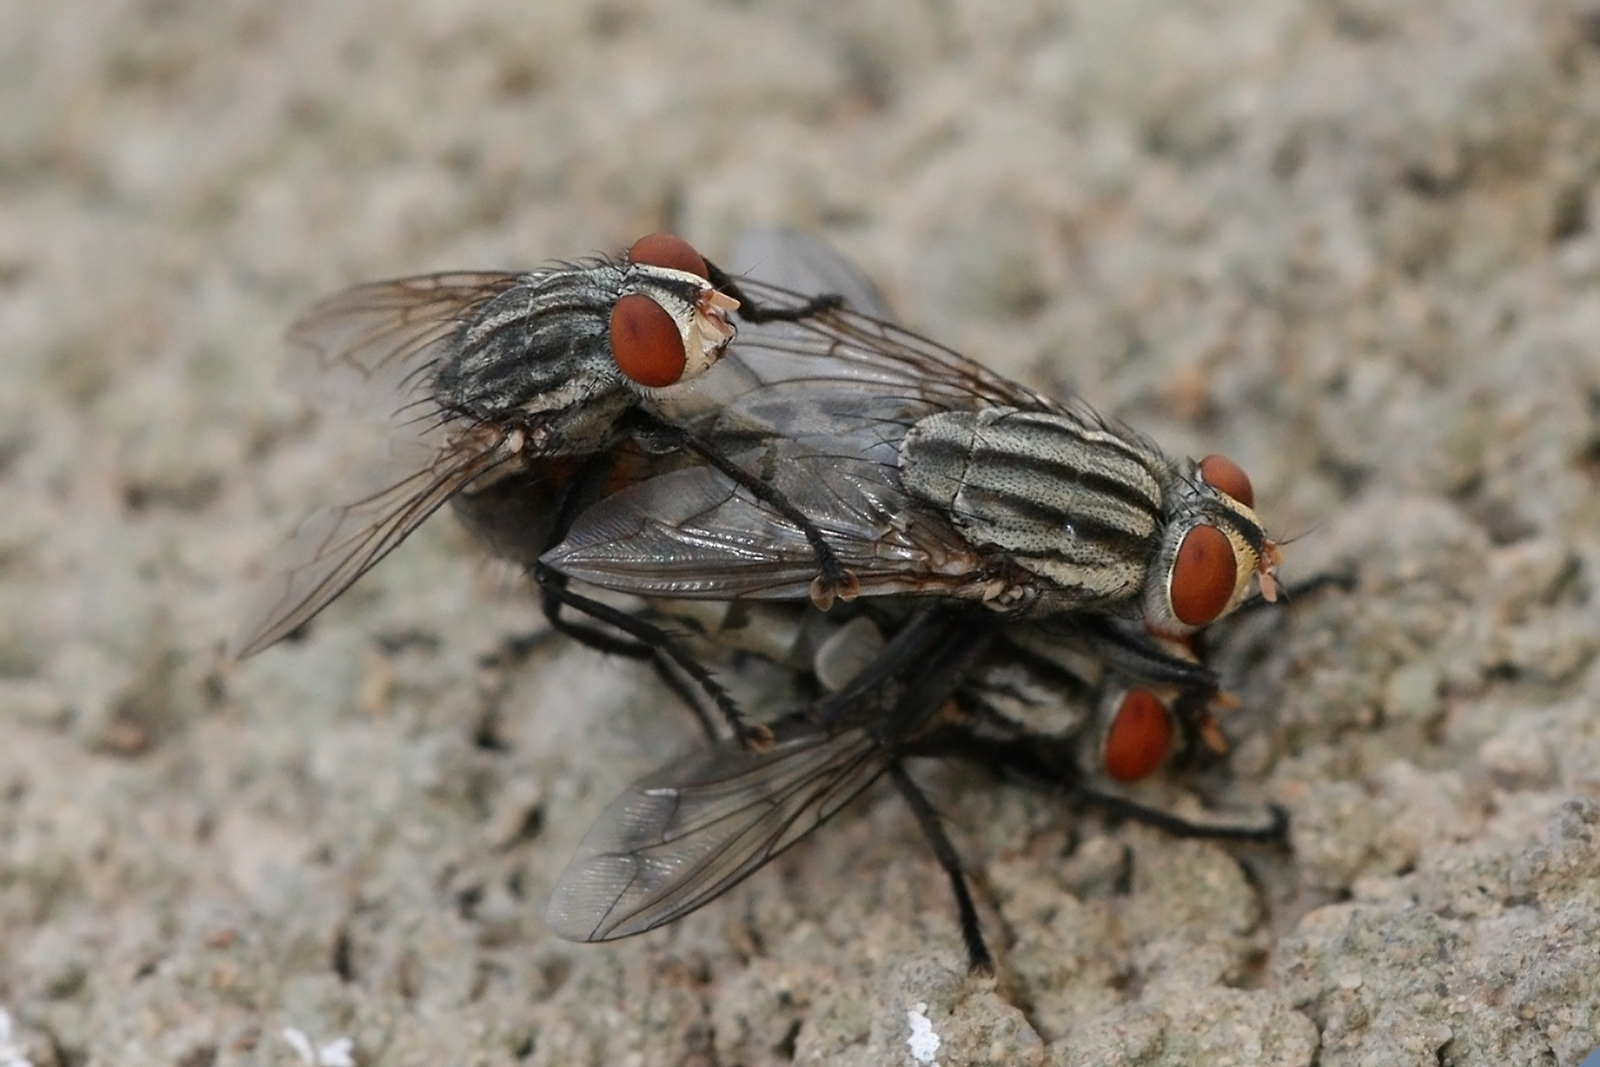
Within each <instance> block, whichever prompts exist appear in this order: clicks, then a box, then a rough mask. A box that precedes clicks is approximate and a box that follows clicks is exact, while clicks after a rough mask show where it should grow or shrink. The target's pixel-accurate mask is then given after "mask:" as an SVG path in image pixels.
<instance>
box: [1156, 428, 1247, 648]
mask: <svg viewBox="0 0 1600 1067" xmlns="http://www.w3.org/2000/svg"><path fill="white" fill-rule="evenodd" d="M1235 494H1237V495H1235ZM1253 502H1254V492H1253V490H1251V488H1250V482H1249V479H1248V478H1246V477H1245V475H1244V472H1243V471H1241V470H1239V468H1238V467H1237V466H1235V465H1234V464H1233V463H1232V462H1231V461H1229V460H1225V459H1223V458H1222V457H1220V456H1208V457H1206V459H1204V460H1202V461H1201V462H1200V463H1198V464H1197V463H1193V462H1190V463H1189V464H1188V465H1187V468H1186V469H1184V470H1181V471H1174V472H1173V484H1172V488H1171V489H1170V491H1169V493H1168V506H1167V514H1166V521H1165V527H1164V531H1163V534H1162V538H1161V545H1160V551H1159V552H1158V553H1157V556H1156V559H1155V562H1154V564H1153V565H1152V566H1151V568H1150V574H1149V580H1148V581H1147V582H1146V584H1145V595H1144V615H1145V626H1146V627H1147V628H1148V629H1149V630H1150V631H1151V632H1152V633H1154V634H1156V635H1157V636H1158V637H1169V638H1171V637H1182V636H1183V635H1186V634H1190V633H1193V632H1194V631H1195V630H1197V629H1199V628H1200V627H1202V626H1204V625H1206V624H1207V623H1210V622H1213V621H1215V620H1216V619H1220V618H1222V617H1223V616H1224V615H1227V614H1228V613H1229V612H1231V611H1233V610H1234V609H1235V608H1237V607H1238V606H1239V604H1240V603H1242V602H1243V601H1244V598H1245V597H1246V596H1248V595H1249V593H1250V590H1251V586H1252V580H1256V579H1259V581H1260V585H1261V591H1262V595H1263V596H1266V597H1267V598H1268V599H1271V598H1272V596H1273V595H1275V592H1276V588H1277V586H1276V582H1275V580H1274V578H1273V571H1274V570H1275V568H1276V566H1277V563H1278V548H1277V546H1276V545H1275V544H1274V543H1273V542H1272V541H1271V540H1269V539H1268V538H1267V535H1266V533H1265V532H1264V531H1263V530H1262V528H1261V521H1260V520H1259V519H1257V518H1256V513H1255V511H1254V510H1253V509H1252V507H1251V504H1252V503H1253Z"/></svg>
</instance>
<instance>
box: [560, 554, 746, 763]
mask: <svg viewBox="0 0 1600 1067" xmlns="http://www.w3.org/2000/svg"><path fill="white" fill-rule="evenodd" d="M533 573H534V580H535V581H537V582H538V583H539V591H540V595H541V597H542V598H543V601H544V613H545V618H547V619H549V620H550V625H551V627H552V628H553V629H555V630H557V631H559V632H561V633H563V634H565V635H566V636H568V637H571V638H572V639H573V640H575V641H577V642H579V643H580V644H584V645H587V646H589V647H590V648H593V649H596V650H598V651H601V652H607V653H611V654H613V655H618V656H624V657H627V658H629V659H638V660H644V659H648V660H651V661H652V662H654V663H655V664H656V673H657V674H659V675H661V677H662V680H663V681H665V682H666V683H667V684H668V685H669V686H670V687H671V688H672V689H673V691H674V692H676V693H677V694H678V695H679V696H681V697H683V698H684V700H685V702H686V703H688V705H689V707H690V708H691V709H693V710H694V712H695V716H696V718H699V719H700V722H701V725H702V726H703V727H705V729H706V733H707V735H708V736H709V737H710V738H711V739H712V740H713V741H714V740H716V739H717V737H716V730H715V729H714V728H713V726H712V723H711V722H710V719H709V717H708V716H706V715H705V711H704V709H703V708H701V707H700V705H699V702H698V700H695V699H692V698H691V692H692V690H691V688H690V687H689V686H688V685H686V684H684V682H683V680H682V679H681V678H679V677H678V676H677V675H675V674H673V673H672V670H670V669H668V665H669V664H670V666H671V668H673V669H676V670H677V671H681V672H682V673H683V675H685V676H687V678H688V679H689V681H691V682H693V683H694V686H695V687H697V688H698V689H699V691H700V692H702V693H704V694H705V695H706V696H707V697H709V698H710V700H711V701H712V703H714V704H715V705H716V706H717V710H718V712H719V713H720V714H721V716H722V719H723V721H724V722H726V723H727V724H728V728H729V729H730V730H732V731H733V736H734V738H735V739H736V740H737V741H738V742H739V744H740V745H741V746H743V747H744V748H745V749H747V750H749V751H752V752H761V751H764V750H766V749H768V748H771V747H772V731H771V730H770V729H768V728H767V727H765V726H762V725H760V724H759V723H757V724H753V725H752V724H751V723H749V722H748V721H746V719H745V716H744V712H743V711H741V710H740V709H739V705H738V704H737V703H736V702H735V701H734V699H733V697H732V696H731V695H729V693H728V691H727V690H726V689H724V688H723V687H722V685H721V684H720V683H719V682H718V681H717V680H716V679H715V678H714V677H712V675H711V672H710V671H709V670H707V669H706V667H705V666H704V665H703V664H701V663H700V662H699V661H698V660H696V659H695V658H694V657H693V656H691V655H690V654H689V653H688V652H686V651H685V650H684V649H683V647H682V646H680V645H679V644H678V643H677V642H676V641H674V640H673V639H672V635H671V634H669V633H667V632H666V631H665V630H662V629H661V628H660V627H659V626H655V625H653V624H652V623H649V622H646V621H645V620H643V619H639V618H636V617H634V616H633V615H630V614H629V613H628V612H626V611H622V610H620V609H618V608H614V607H612V606H611V605H609V604H604V603H601V602H600V601H598V600H595V599H593V598H591V597H586V596H584V595H583V594H581V593H575V592H573V591H572V590H571V589H570V588H568V584H567V578H566V576H565V575H563V574H561V573H560V572H558V571H555V570H552V569H551V568H549V567H546V566H545V565H544V564H542V563H541V564H536V565H535V566H534V572H533ZM563 607H570V608H573V609H574V610H577V611H581V612H583V613H584V614H585V615H587V616H589V617H590V618H591V619H595V620H597V621H599V622H603V623H605V624H606V625H607V626H611V627H613V628H615V629H617V630H619V631H621V632H622V633H623V634H625V635H627V636H626V637H617V636H615V635H614V634H609V633H606V632H604V631H603V630H599V629H596V628H595V627H593V626H586V625H584V624H583V623H576V622H572V621H571V620H569V619H566V618H563V617H562V615H561V609H562V608H563Z"/></svg>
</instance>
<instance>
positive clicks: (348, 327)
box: [234, 272, 519, 658]
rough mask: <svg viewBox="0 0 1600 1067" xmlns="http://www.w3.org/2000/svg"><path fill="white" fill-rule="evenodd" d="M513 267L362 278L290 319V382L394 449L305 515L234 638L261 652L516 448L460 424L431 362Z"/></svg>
mask: <svg viewBox="0 0 1600 1067" xmlns="http://www.w3.org/2000/svg"><path fill="white" fill-rule="evenodd" d="M518 280H519V276H518V275H514V274H506V273H503V272H497V273H490V272H478V273H453V274H431V275H424V276H421V277H416V278H401V279H398V280H395V281H387V282H375V283H373V284H371V285H359V286H356V287H355V288H353V289H347V290H345V291H344V292H342V293H338V294H337V295H335V296H332V297H330V298H329V299H327V300H324V301H323V302H322V303H320V304H318V305H317V306H316V307H314V308H312V309H311V311H309V312H308V313H307V314H306V315H305V316H304V317H302V318H301V319H299V320H298V321H297V322H296V323H295V324H294V325H293V326H291V327H290V328H289V353H288V356H287V358H286V359H285V362H284V367H283V372H282V378H283V381H284V384H285V385H287V386H288V387H289V388H290V389H291V390H292V391H294V392H295V393H297V394H299V395H300V396H301V397H302V398H303V399H305V400H307V401H308V402H310V403H312V404H313V405H315V406H317V407H319V408H321V409H323V410H325V411H330V412H333V413H337V414H341V415H354V416H356V417H360V418H367V419H372V420H375V421H381V422H384V423H386V424H387V425H388V429H389V434H390V437H389V440H388V441H387V443H386V448H387V454H386V455H385V456H384V457H383V458H382V459H381V460H380V461H379V462H378V463H377V464H376V466H375V467H374V469H372V470H370V471H369V472H367V474H366V476H365V478H364V479H363V484H362V486H360V487H358V488H357V490H356V491H355V493H354V494H353V495H354V496H355V499H354V501H353V502H351V503H348V504H344V505H342V506H338V507H329V508H324V509H323V510H321V511H318V512H317V513H316V514H314V515H312V516H311V517H310V518H309V519H307V520H306V521H305V522H304V523H303V524H302V525H301V527H300V529H299V530H298V531H297V532H296V534H295V536H294V537H293V538H292V539H291V540H290V541H289V543H288V544H287V545H285V546H284V547H283V548H282V549H281V550H279V552H278V553H277V554H276V555H275V556H274V558H273V559H272V560H271V561H269V564H268V566H269V568H271V569H270V570H269V571H268V573H269V574H270V575H271V577H270V578H269V579H268V580H267V582H266V583H264V584H263V586H262V587H261V588H260V590H258V591H257V592H256V594H255V596H254V598H253V600H252V603H251V606H250V609H249V610H248V611H247V613H246V615H245V625H244V626H243V627H242V629H241V631H240V633H239V636H238V637H237V639H236V640H235V641H234V648H235V650H236V652H235V654H236V655H238V656H240V657H241V658H242V657H245V656H250V655H254V654H255V653H257V652H259V651H261V650H262V649H264V648H266V647H268V646H269V645H272V644H274V643H275V642H277V641H279V640H282V639H283V638H284V637H285V636H286V635H288V634H289V633H290V632H291V631H293V630H294V629H295V628H296V627H298V626H300V625H302V624H303V623H305V622H306V621H307V620H308V619H310V618H311V617H312V616H314V615H316V614H317V612H319V611H321V610H322V609H323V608H325V607H327V605H328V604H329V602H331V601H332V600H333V599H334V598H335V597H337V596H338V595H339V594H340V593H342V592H344V591H345V590H346V589H348V588H349V587H350V585H351V584H352V583H353V582H354V581H355V580H356V579H357V578H359V577H361V575H363V574H365V573H366V572H367V570H368V569H370V568H371V567H372V566H373V565H374V564H375V563H377V562H378V561H379V560H380V559H382V558H383V557H384V556H386V555H388V553H389V552H390V551H392V550H393V549H394V547H395V546H396V545H398V544H399V543H400V542H401V541H403V540H405V538H406V536H407V535H408V534H410V533H411V531H413V530H415V529H416V528H417V526H418V524H420V523H421V522H422V520H424V519H426V518H427V517H428V516H429V515H431V514H433V513H434V512H435V511H437V510H438V509H439V506H440V505H441V504H443V503H444V502H445V501H447V500H449V499H450V498H451V497H452V496H454V495H455V494H456V493H457V492H459V491H460V490H461V489H462V488H464V487H465V486H467V485H468V484H470V483H471V482H472V481H473V480H474V479H476V478H478V477H479V476H481V475H483V474H484V473H486V472H487V471H489V470H491V469H492V468H493V467H495V466H496V465H498V464H499V463H502V462H504V461H505V460H506V459H507V458H508V454H506V453H505V451H504V450H505V445H506V438H505V435H504V434H501V433H498V432H495V431H489V430H484V431H469V432H466V433H461V432H460V431H459V430H458V429H457V430H456V431H455V433H454V435H453V436H452V429H453V427H452V426H451V422H452V421H453V420H451V419H450V418H449V417H447V416H446V415H445V414H444V413H442V412H440V411H439V410H438V408H437V405H436V404H435V403H434V400H433V374H432V371H433V368H434V366H435V365H436V364H437V362H438V361H439V360H440V359H441V358H443V357H444V356H445V355H446V354H447V353H448V350H449V347H450V346H451V345H452V344H453V343H454V339H455V336H456V332H457V330H458V329H459V327H460V324H461V322H462V321H463V319H464V318H465V317H467V316H468V315H470V313H471V312H472V310H473V309H474V308H476V307H478V306H479V305H481V304H482V303H483V302H484V301H486V300H489V299H490V298H491V297H493V296H495V295H496V294H497V293H501V292H504V291H505V290H506V289H508V288H510V287H511V286H513V285H515V284H517V282H518Z"/></svg>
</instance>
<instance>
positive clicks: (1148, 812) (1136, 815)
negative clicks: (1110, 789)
mask: <svg viewBox="0 0 1600 1067" xmlns="http://www.w3.org/2000/svg"><path fill="white" fill-rule="evenodd" d="M1073 792H1074V793H1076V794H1077V795H1078V796H1079V797H1081V798H1082V799H1084V800H1086V801H1088V802H1089V803H1091V804H1093V805H1094V806H1095V807H1097V808H1099V809H1101V810H1102V811H1105V812H1107V813H1108V814H1111V815H1115V816H1118V817H1120V818H1124V819H1132V820H1133V821H1134V822H1140V823H1144V824H1145V825H1146V826H1154V827H1155V828H1156V829H1157V830H1161V831H1163V832H1165V833H1169V834H1171V835H1172V836H1173V837H1192V838H1199V839H1202V840H1207V841H1269V842H1270V841H1282V840H1284V838H1285V836H1286V835H1287V834H1288V832H1289V813H1288V812H1286V811H1284V810H1283V809H1282V808H1280V807H1278V806H1277V805H1276V804H1269V805H1268V806H1267V810H1268V812H1269V813H1270V814H1271V820H1270V821H1269V822H1268V823H1267V824H1266V825H1264V826H1249V825H1245V826H1240V825H1237V824H1229V823H1202V822H1194V821H1193V820H1190V819H1185V818H1183V817H1182V816H1180V815H1173V814H1172V813H1171V812H1167V811H1162V810H1160V809H1159V808H1152V807H1147V806H1146V805H1144V804H1140V803H1138V802H1136V801H1132V800H1129V799H1127V798H1126V797H1119V796H1117V795H1116V794H1114V793H1102V792H1100V791H1099V790H1098V789H1092V788H1090V787H1088V786H1085V785H1081V784H1080V785H1078V786H1075V787H1074V788H1073Z"/></svg>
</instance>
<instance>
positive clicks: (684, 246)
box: [628, 233, 706, 278]
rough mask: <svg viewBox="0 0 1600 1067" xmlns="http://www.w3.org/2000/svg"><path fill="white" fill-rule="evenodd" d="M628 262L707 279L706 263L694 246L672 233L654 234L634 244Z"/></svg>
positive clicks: (629, 251)
mask: <svg viewBox="0 0 1600 1067" xmlns="http://www.w3.org/2000/svg"><path fill="white" fill-rule="evenodd" d="M628 262H629V263H636V264H638V265H639V266H642V267H666V268H667V269H668V270H681V271H687V272H689V273H690V274H693V275H696V276H697V277H701V278H704V277H706V261H705V259H704V257H702V256H701V255H700V253H699V252H696V251H695V250H694V246H693V245H691V244H690V243H689V242H688V241H685V240H684V239H683V238H682V237H677V236H674V235H673V234H670V233H652V234H649V235H647V236H644V237H641V238H639V239H638V240H637V241H635V242H633V247H632V248H630V249H628Z"/></svg>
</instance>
